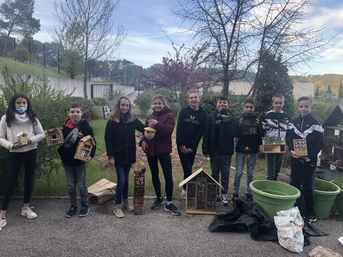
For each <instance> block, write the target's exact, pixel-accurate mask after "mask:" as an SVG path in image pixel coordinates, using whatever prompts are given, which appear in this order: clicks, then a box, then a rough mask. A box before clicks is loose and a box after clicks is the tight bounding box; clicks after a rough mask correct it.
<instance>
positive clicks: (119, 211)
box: [113, 207, 125, 218]
mask: <svg viewBox="0 0 343 257" xmlns="http://www.w3.org/2000/svg"><path fill="white" fill-rule="evenodd" d="M113 214H114V215H115V216H116V217H117V218H124V217H125V214H124V212H123V210H122V209H121V208H120V207H114V209H113Z"/></svg>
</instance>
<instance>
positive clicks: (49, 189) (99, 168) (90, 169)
mask: <svg viewBox="0 0 343 257" xmlns="http://www.w3.org/2000/svg"><path fill="white" fill-rule="evenodd" d="M91 124H92V127H93V129H94V133H95V137H96V141H97V157H99V156H101V155H103V154H104V153H105V144H104V131H105V126H106V121H105V120H95V121H92V123H91ZM198 152H199V153H200V152H201V151H200V149H199V151H198ZM144 159H145V157H144ZM234 160H235V158H234V156H233V157H232V162H231V167H232V168H231V171H230V182H229V184H230V185H229V191H230V193H232V190H233V178H234V174H235V170H234V166H235V162H234ZM103 164H104V161H103V160H102V161H101V160H98V159H97V158H95V159H94V160H92V161H90V162H89V163H87V183H88V185H90V184H92V183H94V182H96V181H97V180H99V179H100V178H107V179H109V180H111V181H116V175H115V171H114V169H109V168H104V167H103ZM198 166H199V164H198ZM201 166H202V167H204V169H205V170H208V171H210V169H209V161H208V160H206V159H205V160H204V162H203V163H202V165H201ZM196 168H197V167H194V169H196ZM282 172H285V170H283V171H282ZM173 175H174V192H175V193H174V196H175V197H176V198H177V197H179V195H180V190H179V189H178V184H179V182H180V181H182V180H183V172H182V170H181V169H180V166H179V165H173ZM265 175H266V171H265V161H264V160H261V159H258V161H257V165H256V169H255V174H254V177H255V178H264V177H265ZM160 178H161V184H162V185H163V184H164V180H163V174H162V171H161V172H160ZM245 180H246V176H245V175H243V177H242V180H241V185H242V190H241V192H242V193H244V188H245ZM48 181H49V182H50V183H48ZM145 190H146V195H151V196H153V195H154V189H153V186H152V182H151V176H150V171H149V168H147V173H146V178H145ZM132 193H133V173H132V171H131V174H130V182H129V194H130V195H132ZM65 194H66V179H65V176H64V172H63V168H62V165H61V168H60V169H59V170H58V171H56V172H55V173H53V174H52V175H51V176H50V178H49V179H47V177H46V176H44V177H42V178H38V179H37V180H36V188H35V195H65Z"/></svg>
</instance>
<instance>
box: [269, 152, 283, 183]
mask: <svg viewBox="0 0 343 257" xmlns="http://www.w3.org/2000/svg"><path fill="white" fill-rule="evenodd" d="M282 156H283V155H282V154H278V153H267V154H266V157H267V179H269V180H277V177H278V175H279V173H280V170H281V165H282Z"/></svg>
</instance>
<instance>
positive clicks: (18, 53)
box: [12, 47, 31, 62]
mask: <svg viewBox="0 0 343 257" xmlns="http://www.w3.org/2000/svg"><path fill="white" fill-rule="evenodd" d="M12 56H13V58H14V59H15V60H17V61H20V62H28V61H29V60H30V59H31V54H30V52H29V51H27V50H26V49H25V48H22V47H18V48H16V49H15V50H14V52H13V53H12Z"/></svg>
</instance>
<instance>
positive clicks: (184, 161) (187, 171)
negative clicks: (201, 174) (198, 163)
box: [177, 147, 196, 179]
mask: <svg viewBox="0 0 343 257" xmlns="http://www.w3.org/2000/svg"><path fill="white" fill-rule="evenodd" d="M177 151H178V154H179V158H180V161H181V165H182V169H183V178H184V179H186V178H188V177H189V176H190V175H192V168H193V164H194V159H195V154H196V151H194V150H193V152H191V153H182V152H181V150H180V149H179V147H178V148H177Z"/></svg>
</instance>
